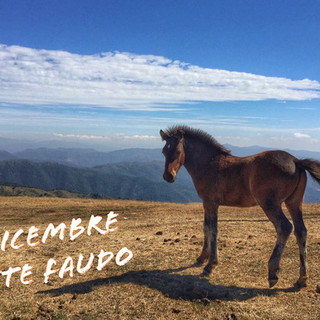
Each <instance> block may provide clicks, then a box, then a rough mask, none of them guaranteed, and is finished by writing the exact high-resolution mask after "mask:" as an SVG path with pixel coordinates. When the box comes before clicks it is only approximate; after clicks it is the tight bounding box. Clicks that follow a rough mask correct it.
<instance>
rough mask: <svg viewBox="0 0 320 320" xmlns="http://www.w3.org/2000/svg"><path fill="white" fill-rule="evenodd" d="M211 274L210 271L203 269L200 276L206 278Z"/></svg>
mask: <svg viewBox="0 0 320 320" xmlns="http://www.w3.org/2000/svg"><path fill="white" fill-rule="evenodd" d="M209 276H210V272H208V271H206V270H203V271H202V273H201V274H200V277H203V278H206V277H209Z"/></svg>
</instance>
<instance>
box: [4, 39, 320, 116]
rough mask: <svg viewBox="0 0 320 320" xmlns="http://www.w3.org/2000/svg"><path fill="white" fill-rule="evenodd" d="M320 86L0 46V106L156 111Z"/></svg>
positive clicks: (295, 96) (289, 95) (319, 94)
mask: <svg viewBox="0 0 320 320" xmlns="http://www.w3.org/2000/svg"><path fill="white" fill-rule="evenodd" d="M313 98H320V83H319V82H317V81H312V80H308V79H304V80H295V81H294V80H291V79H287V78H279V77H265V76H260V75H255V74H249V73H243V72H231V71H226V70H218V69H208V68H200V67H198V66H193V65H188V64H185V63H182V62H179V61H172V60H169V59H167V58H164V57H159V56H153V55H135V54H131V53H119V52H116V53H102V54H100V55H79V54H73V53H69V52H65V51H53V50H36V49H31V48H25V47H20V46H6V45H0V102H2V103H16V104H29V105H48V104H56V105H58V104H74V105H86V106H90V105H95V106H102V107H113V108H128V109H135V110H138V109H140V110H145V109H152V108H155V109H157V110H159V108H160V109H161V106H163V105H166V106H168V105H173V107H175V108H176V106H177V104H179V103H189V102H195V101H235V100H238V101H239V100H248V101H258V100H265V99H277V100H281V101H283V100H307V99H313Z"/></svg>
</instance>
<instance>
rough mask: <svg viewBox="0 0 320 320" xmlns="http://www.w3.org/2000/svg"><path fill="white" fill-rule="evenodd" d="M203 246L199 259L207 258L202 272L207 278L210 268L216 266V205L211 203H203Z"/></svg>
mask: <svg viewBox="0 0 320 320" xmlns="http://www.w3.org/2000/svg"><path fill="white" fill-rule="evenodd" d="M203 206H204V237H205V241H204V246H203V251H202V254H201V256H200V257H199V258H198V260H199V259H200V258H201V257H203V256H204V257H208V258H209V261H208V263H207V265H206V267H205V268H204V270H203V275H204V276H207V275H209V274H210V273H211V271H212V268H213V267H214V266H215V265H217V264H218V250H217V248H218V246H217V234H218V205H216V204H215V203H214V202H212V201H204V202H203Z"/></svg>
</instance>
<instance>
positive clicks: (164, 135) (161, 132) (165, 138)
mask: <svg viewBox="0 0 320 320" xmlns="http://www.w3.org/2000/svg"><path fill="white" fill-rule="evenodd" d="M160 136H161V138H162V141H164V140H167V138H168V135H167V134H165V133H164V132H163V131H162V130H160Z"/></svg>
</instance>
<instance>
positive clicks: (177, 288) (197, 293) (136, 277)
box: [37, 267, 299, 302]
mask: <svg viewBox="0 0 320 320" xmlns="http://www.w3.org/2000/svg"><path fill="white" fill-rule="evenodd" d="M187 268H190V267H185V268H179V269H168V270H152V271H146V270H141V271H130V272H127V273H124V274H122V275H120V276H113V277H109V278H99V279H95V280H90V281H85V282H79V283H75V284H72V285H66V286H63V287H60V288H56V289H50V290H45V291H38V292H37V293H43V294H51V295H53V296H60V295H63V294H66V293H73V294H85V293H89V292H91V291H93V290H94V288H95V287H99V286H109V285H111V284H112V283H135V284H138V285H141V286H146V287H148V288H151V289H155V290H158V291H160V292H161V293H162V294H163V295H165V296H167V297H170V298H171V299H183V300H189V301H197V300H199V301H200V302H201V301H210V300H212V301H213V300H225V301H233V300H237V301H244V300H248V299H251V298H253V297H255V296H258V295H264V296H272V295H275V294H276V293H277V292H295V291H298V290H299V289H298V288H295V287H292V288H286V289H268V288H263V289H262V288H250V287H249V288H248V287H237V286H223V285H214V284H211V283H210V282H209V281H208V280H207V279H206V278H203V277H201V276H196V275H181V274H178V273H177V272H180V271H182V270H185V269H187ZM203 299H205V300H203Z"/></svg>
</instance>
